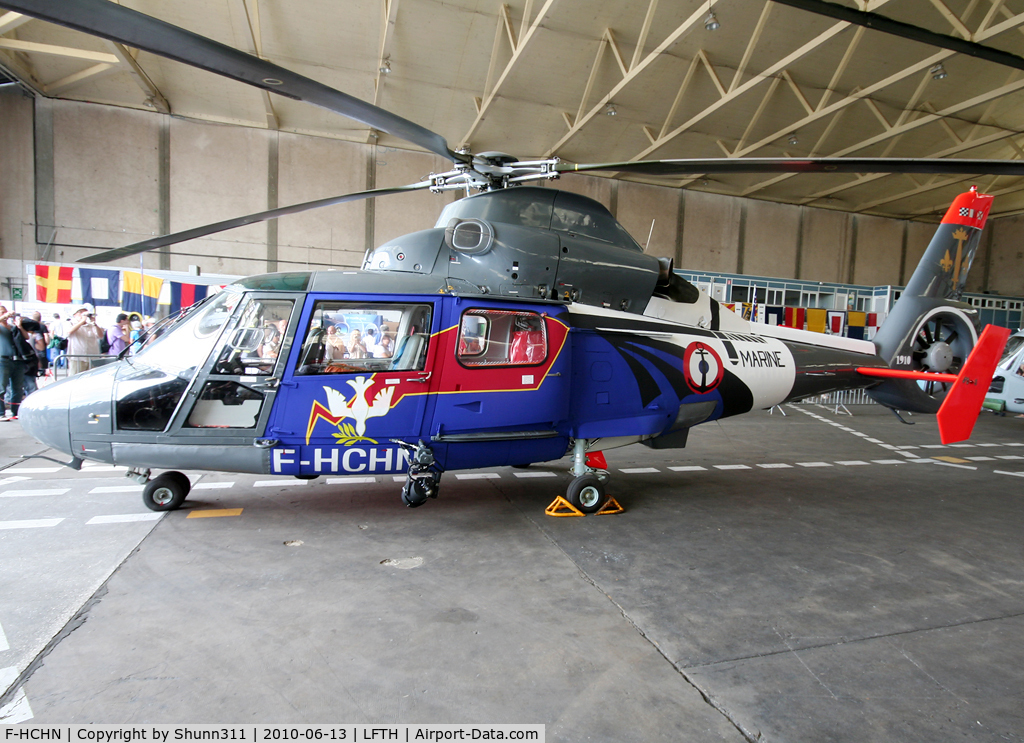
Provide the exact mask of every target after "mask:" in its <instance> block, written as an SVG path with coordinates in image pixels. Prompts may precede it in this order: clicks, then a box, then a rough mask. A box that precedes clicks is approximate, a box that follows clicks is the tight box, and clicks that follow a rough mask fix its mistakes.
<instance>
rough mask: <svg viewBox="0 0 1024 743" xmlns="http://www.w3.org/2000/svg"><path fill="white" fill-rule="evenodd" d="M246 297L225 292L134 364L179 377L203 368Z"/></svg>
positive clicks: (150, 345) (183, 320) (177, 325)
mask: <svg viewBox="0 0 1024 743" xmlns="http://www.w3.org/2000/svg"><path fill="white" fill-rule="evenodd" d="M241 299H242V295H241V294H238V293H236V292H233V291H222V292H219V293H218V294H217V295H215V296H214V297H213V298H212V299H210V300H209V301H207V302H204V303H203V304H202V305H200V306H198V307H196V308H195V309H193V310H192V311H191V312H189V313H188V314H186V315H185V316H184V317H183V318H181V319H180V320H178V322H176V323H174V324H172V325H171V326H170V327H169V328H167V329H166V330H165V331H164V333H163V334H162V335H160V336H159V337H158V338H156V339H154V340H153V341H152V342H151V343H148V344H147V345H146V346H144V347H143V348H142V350H140V351H139V352H138V353H137V354H135V356H133V357H132V361H133V362H139V363H142V364H145V365H146V366H150V367H153V368H157V369H161V370H163V371H165V372H169V373H170V374H174V375H179V374H181V373H182V372H184V371H187V370H194V369H196V368H197V367H200V366H202V365H203V362H204V361H206V358H207V356H209V355H210V351H211V350H212V349H213V344H214V343H216V342H217V338H218V337H219V336H220V331H221V330H222V329H223V328H224V324H225V323H227V321H228V319H229V318H230V317H231V313H232V311H234V309H235V307H236V306H238V303H239V301H241Z"/></svg>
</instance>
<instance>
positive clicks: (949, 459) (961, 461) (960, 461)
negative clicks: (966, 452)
mask: <svg viewBox="0 0 1024 743" xmlns="http://www.w3.org/2000/svg"><path fill="white" fill-rule="evenodd" d="M932 459H939V460H942V461H943V462H949V463H950V464H970V461H968V460H966V459H957V458H956V457H932Z"/></svg>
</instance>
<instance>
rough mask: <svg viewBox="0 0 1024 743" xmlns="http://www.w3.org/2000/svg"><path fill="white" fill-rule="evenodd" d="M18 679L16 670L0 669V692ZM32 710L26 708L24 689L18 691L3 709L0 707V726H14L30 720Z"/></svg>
mask: <svg viewBox="0 0 1024 743" xmlns="http://www.w3.org/2000/svg"><path fill="white" fill-rule="evenodd" d="M17 678H18V669H17V668H15V667H14V666H11V667H10V668H0V691H3V690H6V689H7V687H8V686H10V685H11V684H13V683H14V681H15V679H17ZM32 717H33V715H32V708H31V707H29V706H28V698H27V697H26V696H25V691H24V689H19V690H18V692H17V693H16V694H15V695H14V699H12V700H11V701H10V703H9V704H7V705H6V706H4V707H0V725H16V724H17V723H19V722H25V720H31V719H32Z"/></svg>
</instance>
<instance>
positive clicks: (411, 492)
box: [402, 477, 437, 508]
mask: <svg viewBox="0 0 1024 743" xmlns="http://www.w3.org/2000/svg"><path fill="white" fill-rule="evenodd" d="M436 497H437V482H436V481H435V480H434V479H433V478H431V477H419V478H416V479H415V480H408V481H407V482H406V483H405V486H404V487H403V488H402V503H404V504H405V505H407V506H409V508H419V507H420V506H422V505H423V504H424V503H426V502H427V498H436Z"/></svg>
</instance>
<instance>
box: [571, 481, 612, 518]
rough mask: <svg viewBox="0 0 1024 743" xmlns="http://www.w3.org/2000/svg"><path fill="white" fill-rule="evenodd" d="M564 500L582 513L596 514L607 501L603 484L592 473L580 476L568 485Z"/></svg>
mask: <svg viewBox="0 0 1024 743" xmlns="http://www.w3.org/2000/svg"><path fill="white" fill-rule="evenodd" d="M565 499H566V500H567V501H569V502H570V503H572V505H573V506H574V507H575V508H578V509H579V510H581V511H582V512H583V513H597V512H598V511H600V510H601V506H603V505H604V502H605V500H607V498H606V496H605V493H604V483H602V482H601V478H599V477H598V476H597V475H595V474H593V473H587V474H586V475H581V476H579V477H577V478H576V479H575V480H573V481H572V482H570V483H569V488H568V490H567V491H566V494H565Z"/></svg>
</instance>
